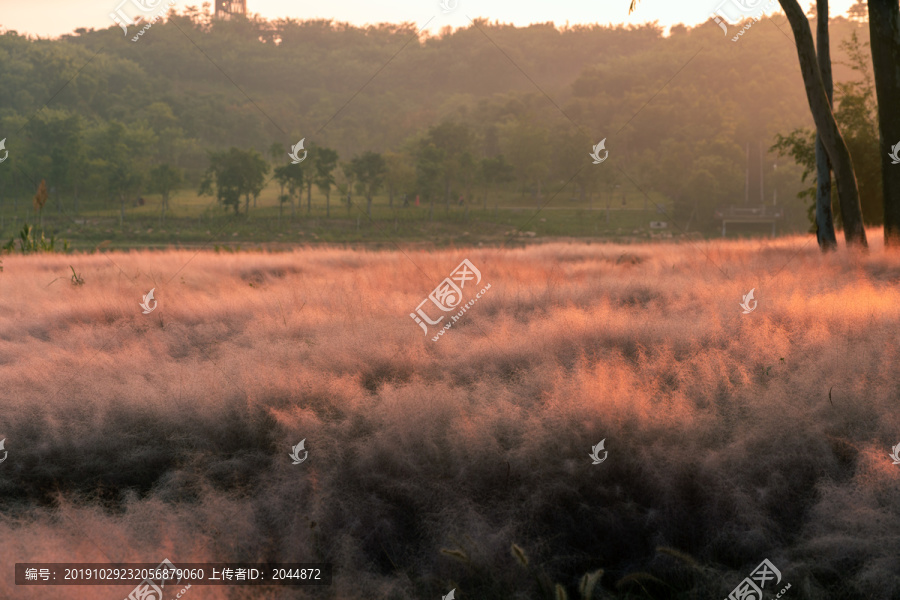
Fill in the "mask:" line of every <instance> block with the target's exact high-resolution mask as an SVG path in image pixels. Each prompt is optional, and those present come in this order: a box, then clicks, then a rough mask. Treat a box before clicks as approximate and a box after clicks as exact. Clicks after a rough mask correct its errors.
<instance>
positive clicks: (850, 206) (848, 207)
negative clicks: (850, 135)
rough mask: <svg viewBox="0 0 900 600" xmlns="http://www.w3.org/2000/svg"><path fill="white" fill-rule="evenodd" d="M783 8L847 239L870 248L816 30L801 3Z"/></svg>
mask: <svg viewBox="0 0 900 600" xmlns="http://www.w3.org/2000/svg"><path fill="white" fill-rule="evenodd" d="M778 1H779V3H780V4H781V8H782V9H783V10H784V13H785V15H787V18H788V21H789V22H790V24H791V30H792V31H793V33H794V41H795V42H796V44H797V58H798V59H799V61H800V72H801V73H802V74H803V83H804V85H805V87H806V99H807V102H808V103H809V109H810V112H811V113H812V116H813V120H814V121H815V123H816V131H818V132H819V134H820V136H821V139H822V145H823V146H824V147H825V151H826V152H827V153H828V158H829V160H830V161H831V165H832V167H833V168H834V178H835V180H836V181H837V189H838V200H839V203H840V205H841V217H842V218H843V220H844V240H846V242H847V245H848V246H850V245H855V246H860V247H863V248H866V247H868V244H867V242H866V230H865V229H864V228H863V222H862V208H861V207H860V204H859V187H858V186H857V183H856V172H855V171H854V170H853V161H852V159H851V158H850V151H849V150H848V149H847V144H846V143H845V142H844V138H843V136H841V132H840V129H838V125H837V121H835V118H834V113H832V112H831V107H830V106H829V104H828V96H827V94H825V86H824V84H823V83H822V74H821V72H820V71H819V67H818V64H817V58H816V48H815V44H814V43H813V38H812V31H811V30H810V28H809V21H808V20H807V19H806V15H805V14H803V9H802V8H800V5H799V4H798V3H797V0H778Z"/></svg>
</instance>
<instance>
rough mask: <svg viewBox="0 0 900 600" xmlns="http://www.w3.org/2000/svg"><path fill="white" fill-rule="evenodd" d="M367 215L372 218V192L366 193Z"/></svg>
mask: <svg viewBox="0 0 900 600" xmlns="http://www.w3.org/2000/svg"><path fill="white" fill-rule="evenodd" d="M366 215H367V216H368V217H369V218H370V219H371V218H372V194H367V195H366Z"/></svg>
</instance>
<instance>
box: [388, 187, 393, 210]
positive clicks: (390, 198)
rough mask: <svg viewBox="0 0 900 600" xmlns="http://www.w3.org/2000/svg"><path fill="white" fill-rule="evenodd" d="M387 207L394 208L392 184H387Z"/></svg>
mask: <svg viewBox="0 0 900 600" xmlns="http://www.w3.org/2000/svg"><path fill="white" fill-rule="evenodd" d="M388 208H394V186H393V185H389V186H388Z"/></svg>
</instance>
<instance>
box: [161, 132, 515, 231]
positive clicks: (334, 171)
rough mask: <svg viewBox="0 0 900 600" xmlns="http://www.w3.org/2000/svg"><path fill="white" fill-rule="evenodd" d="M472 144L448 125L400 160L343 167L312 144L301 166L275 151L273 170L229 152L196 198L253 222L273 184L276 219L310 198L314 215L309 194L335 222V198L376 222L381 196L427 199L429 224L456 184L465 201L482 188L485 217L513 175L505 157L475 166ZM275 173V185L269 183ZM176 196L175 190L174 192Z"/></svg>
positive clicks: (394, 155)
mask: <svg viewBox="0 0 900 600" xmlns="http://www.w3.org/2000/svg"><path fill="white" fill-rule="evenodd" d="M472 139H473V136H472V133H471V131H470V130H469V128H468V127H467V126H466V125H463V124H458V123H453V122H446V123H443V124H441V125H439V126H437V127H433V128H432V129H431V130H429V132H428V135H427V136H426V137H425V138H424V139H422V140H419V141H418V142H417V143H415V144H414V145H413V146H414V148H415V150H416V151H415V153H414V155H413V156H410V155H407V154H401V153H398V152H387V153H384V154H382V153H379V152H373V151H366V152H363V153H362V154H359V155H357V156H354V157H353V158H352V159H350V160H349V161H347V162H340V161H339V155H338V152H337V151H336V150H335V149H333V148H329V147H327V146H321V145H318V144H316V143H314V142H313V143H311V144H309V146H308V147H307V148H306V155H305V157H304V159H303V160H302V161H301V162H294V161H291V162H290V163H287V164H284V163H286V161H285V157H286V156H288V155H287V152H286V151H285V148H284V146H282V145H281V144H280V143H277V142H276V143H273V144H272V145H271V146H270V147H269V152H268V153H269V158H270V159H271V161H272V162H271V164H270V163H268V162H267V161H266V160H265V158H264V157H263V156H262V155H261V154H260V153H259V152H258V151H256V150H254V149H249V150H242V149H240V148H236V147H231V148H230V149H228V150H227V151H222V152H210V153H209V167H208V169H207V170H206V172H205V173H204V176H203V179H202V180H201V183H200V189H199V192H200V193H201V194H204V195H210V196H215V197H216V199H217V200H218V201H219V202H220V203H221V204H222V205H223V206H225V207H226V208H230V209H233V210H234V213H235V214H236V215H237V214H240V203H241V198H243V200H244V214H249V211H250V204H251V199H252V201H253V206H254V207H255V206H256V200H257V199H258V198H259V195H260V193H261V192H262V191H263V189H265V187H266V185H267V184H268V183H269V182H270V181H272V180H274V181H275V182H276V183H277V185H278V187H279V194H278V206H279V211H278V218H279V219H281V218H282V217H283V212H284V205H285V204H289V205H290V210H291V217H292V218H293V217H294V216H296V209H297V205H298V204H302V201H303V194H304V193H305V194H306V212H307V214H310V213H311V212H312V188H313V187H315V188H316V189H317V190H318V191H319V192H320V193H321V194H322V195H323V196H324V197H325V216H326V218H327V217H330V216H331V194H332V192H333V191H335V190H338V191H339V192H340V193H341V196H342V198H346V203H347V208H348V209H350V208H351V207H352V202H353V192H354V191H355V192H356V193H357V194H361V195H362V196H363V197H364V198H365V200H366V214H367V215H368V216H370V217H371V215H372V201H373V198H374V197H375V195H376V194H379V193H381V192H386V194H387V196H388V206H389V208H394V206H395V199H396V200H397V201H398V202H399V200H400V199H401V198H402V201H403V206H409V204H410V198H411V197H412V196H416V197H419V196H421V197H424V198H425V199H426V201H427V202H428V203H429V206H430V208H429V218H433V214H434V204H435V200H436V199H437V198H438V197H443V198H444V201H445V204H446V206H447V208H448V209H449V206H450V197H451V193H452V191H453V190H455V189H456V188H454V187H453V186H454V185H456V184H457V183H460V184H461V186H462V187H461V189H462V191H463V194H462V196H461V199H462V201H463V202H465V200H466V199H469V200H470V201H471V199H472V198H473V195H472V194H473V191H474V188H475V187H476V186H480V191H481V192H482V199H483V202H484V207H485V209H486V208H487V201H488V195H489V193H490V192H491V191H493V189H494V186H495V185H496V184H500V183H508V182H511V181H513V180H514V167H513V166H512V165H511V164H509V163H508V162H507V161H506V159H505V157H504V156H503V155H502V154H501V155H498V156H495V157H487V158H482V159H480V160H476V159H475V158H474V155H473V152H472V150H471V148H469V146H470V145H471V142H472ZM270 172H271V177H268V175H269V173H270ZM170 191H171V190H170Z"/></svg>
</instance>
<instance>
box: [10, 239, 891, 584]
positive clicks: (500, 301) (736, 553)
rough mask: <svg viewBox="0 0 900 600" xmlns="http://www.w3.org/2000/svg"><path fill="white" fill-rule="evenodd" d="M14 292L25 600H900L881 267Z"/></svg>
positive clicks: (793, 243)
mask: <svg viewBox="0 0 900 600" xmlns="http://www.w3.org/2000/svg"><path fill="white" fill-rule="evenodd" d="M871 237H875V236H874V235H871ZM463 258H469V259H470V260H471V261H472V262H473V263H474V264H475V265H476V266H477V267H478V268H479V269H480V270H481V273H482V275H483V278H484V279H483V282H482V285H484V283H490V284H491V289H490V290H489V291H488V292H487V293H486V294H485V296H484V297H483V298H481V299H480V300H479V301H478V303H477V304H475V305H473V306H472V308H470V309H469V310H468V312H467V313H466V314H465V315H464V316H463V318H462V319H460V320H459V322H457V323H455V324H454V326H453V328H452V329H450V330H449V331H447V332H446V333H445V334H444V335H443V336H442V337H441V338H440V339H439V341H438V342H432V341H430V338H426V337H425V336H424V335H423V332H422V330H421V329H419V327H418V326H417V325H416V324H415V323H414V322H413V321H412V319H410V317H409V313H410V312H412V311H413V310H414V308H415V307H416V306H417V305H418V304H419V302H421V300H422V299H423V298H425V296H426V295H427V294H428V293H429V292H430V291H431V290H432V289H433V288H434V287H435V286H436V285H437V284H438V283H439V282H440V281H441V280H442V279H443V278H444V277H446V276H447V275H448V274H449V273H450V271H451V270H452V269H453V268H454V267H455V266H456V265H457V264H459V262H460V261H461V260H462V259H463ZM3 264H4V271H3V273H2V274H0V381H2V382H3V383H2V385H0V407H2V408H0V439H3V438H6V443H5V447H6V450H7V451H8V452H9V455H8V459H7V460H6V461H5V462H3V463H0V540H2V543H0V569H2V573H4V575H3V576H2V577H0V598H48V599H50V598H52V599H56V598H66V599H70V598H71V599H82V598H84V599H87V598H91V599H106V598H109V599H116V600H121V598H124V597H125V596H126V595H127V594H128V592H129V591H130V586H126V587H116V588H111V587H66V588H62V587H27V588H26V587H16V586H15V585H14V584H13V580H12V572H13V564H14V563H16V562H26V561H44V562H49V561H58V562H64V561H65V562H76V561H77V562H153V563H158V562H159V561H161V560H162V559H163V558H169V559H170V560H172V561H173V562H175V563H176V564H178V563H184V562H206V561H210V562H211V561H243V562H267V561H279V562H304V561H308V562H313V561H322V562H330V563H333V565H334V568H335V573H336V576H335V582H334V585H333V586H331V587H330V588H327V589H301V588H291V589H283V588H250V587H199V586H195V587H194V588H192V589H191V590H189V591H188V593H187V594H186V595H185V598H189V597H190V598H203V599H207V598H212V599H219V598H223V599H224V598H229V599H230V598H265V599H275V598H278V599H280V598H334V599H342V600H343V599H348V600H350V599H363V598H365V599H371V598H383V599H397V600H406V599H410V600H411V599H426V598H434V599H435V600H437V599H439V598H440V597H441V596H442V595H444V594H446V593H447V592H449V591H450V589H452V588H456V598H458V599H459V600H467V599H479V600H506V599H523V600H524V599H540V598H551V597H556V598H562V597H568V598H573V599H575V598H580V597H583V596H582V592H585V591H587V590H586V589H585V588H589V587H590V584H591V583H593V584H594V585H593V589H592V590H591V592H590V596H589V597H590V598H593V599H594V600H597V599H600V598H621V599H624V598H635V599H636V598H659V599H663V598H676V599H701V598H703V599H710V598H725V597H727V596H728V594H729V592H730V591H731V590H732V589H733V588H734V587H735V586H736V585H737V584H738V583H739V582H740V581H741V580H742V579H743V578H744V577H746V576H747V575H749V573H750V571H751V570H752V569H753V568H754V567H756V566H757V565H758V564H759V563H760V562H761V561H762V560H763V559H769V560H770V561H771V562H772V563H773V564H774V565H775V566H776V567H778V568H779V569H780V570H781V573H782V577H783V579H782V582H781V585H780V586H779V587H778V589H773V586H772V584H771V583H770V584H769V586H767V588H766V598H767V599H768V598H771V597H774V594H775V593H777V592H778V591H779V589H780V588H781V587H782V586H784V585H786V584H787V583H790V584H791V589H790V590H789V591H788V593H787V594H786V596H785V597H786V598H796V599H801V598H803V599H810V600H812V599H816V600H819V599H825V600H830V599H834V600H839V599H841V600H842V599H848V598H854V599H855V598H860V599H863V598H871V599H890V598H900V576H898V573H900V553H898V548H900V466H895V465H892V464H891V462H892V461H891V459H890V458H889V457H888V453H889V452H890V447H891V446H892V445H894V444H897V443H900V411H898V408H897V407H898V400H900V390H898V383H900V375H898V372H897V368H896V364H897V360H898V347H900V343H898V341H897V335H896V331H897V326H898V321H900V308H898V307H900V302H898V301H900V292H898V290H897V282H898V280H900V257H893V256H886V255H884V253H883V251H882V249H881V248H880V247H874V248H873V250H872V252H871V253H870V254H869V255H868V256H852V255H849V254H847V253H845V252H843V251H842V253H839V254H836V255H831V256H825V257H823V256H821V255H820V254H819V253H818V251H817V250H816V249H815V246H814V243H813V244H808V238H789V239H783V240H779V241H777V242H770V243H768V244H761V243H759V242H724V243H713V244H709V245H703V246H697V245H691V244H681V245H656V246H640V245H629V246H615V245H597V244H595V245H575V244H571V245H565V244H556V245H546V246H541V247H532V248H528V249H517V250H507V251H497V250H495V249H486V248H485V249H475V250H467V251H459V250H455V251H445V252H432V253H426V252H422V251H414V250H408V251H406V252H405V253H401V252H394V253H387V252H384V253H374V252H363V251H356V252H354V251H349V250H335V249H324V248H323V249H308V250H303V251H297V252H293V253H281V254H262V253H252V254H250V253H237V254H232V253H229V254H216V253H213V252H203V253H200V254H195V253H194V252H192V251H166V252H151V251H142V252H131V253H110V254H93V255H74V256H58V255H57V256H25V257H22V256H9V257H5V258H4V263H3ZM70 265H71V267H72V268H73V269H74V271H75V272H77V273H78V274H79V275H80V276H81V277H82V278H83V280H84V284H83V285H79V286H73V285H71V283H70V281H69V279H70V277H71V272H70V270H69V268H70ZM151 287H152V288H155V297H156V299H157V300H158V302H159V304H158V307H157V308H156V309H155V310H154V312H152V313H151V314H149V315H143V314H141V309H140V307H139V306H138V303H139V302H140V300H141V297H142V296H143V295H144V294H146V293H147V292H148V291H149V290H150V288H151ZM750 288H756V298H757V300H758V301H759V305H758V308H757V309H756V310H755V311H754V312H753V313H751V314H749V315H743V314H741V309H740V307H739V306H738V303H739V302H740V300H741V297H742V295H744V294H746V293H747V292H748V291H749V290H750ZM782 359H783V360H782ZM304 438H305V439H306V448H307V449H308V451H309V459H308V460H307V461H306V462H305V463H303V464H301V465H296V466H295V465H292V464H291V459H290V458H289V456H288V454H289V453H290V450H291V447H292V446H293V445H295V444H297V443H298V442H299V441H300V440H301V439H304ZM601 439H605V440H606V442H605V446H606V450H608V452H609V455H608V458H607V460H605V461H604V462H603V463H601V464H599V465H593V464H591V462H592V461H591V459H590V458H589V457H588V454H589V452H590V450H591V447H592V446H593V445H595V444H597V443H598V442H599V441H600V440H601ZM601 570H602V571H601ZM563 594H565V595H566V596H563ZM166 600H169V599H168V598H167V599H166Z"/></svg>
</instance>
